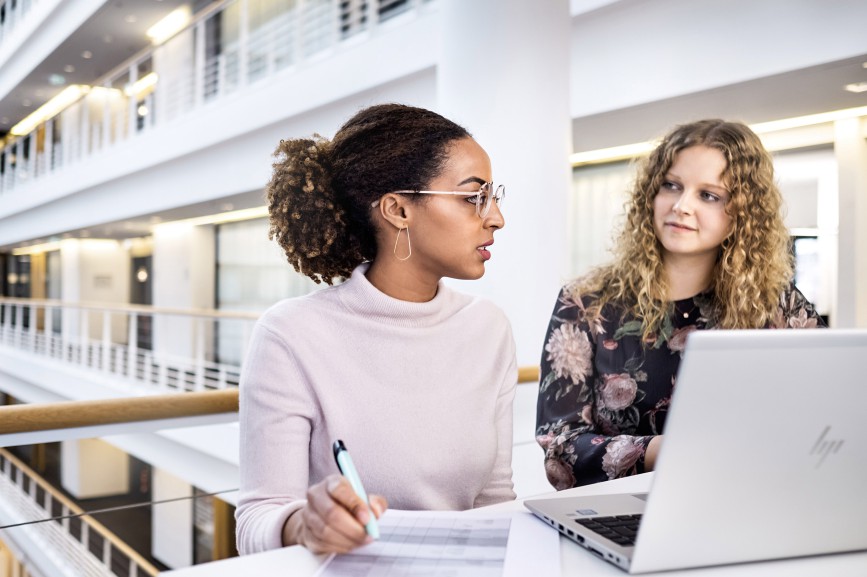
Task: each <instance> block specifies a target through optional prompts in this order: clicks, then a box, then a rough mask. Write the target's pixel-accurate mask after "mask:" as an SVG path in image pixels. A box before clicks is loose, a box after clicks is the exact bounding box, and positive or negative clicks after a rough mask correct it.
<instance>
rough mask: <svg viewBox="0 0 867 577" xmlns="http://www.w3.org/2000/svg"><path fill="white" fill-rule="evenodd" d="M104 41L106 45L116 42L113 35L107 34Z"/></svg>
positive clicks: (103, 38)
mask: <svg viewBox="0 0 867 577" xmlns="http://www.w3.org/2000/svg"><path fill="white" fill-rule="evenodd" d="M102 41H103V42H105V43H106V44H111V43H112V42H114V36H112V35H111V34H106V35H105V36H103V37H102Z"/></svg>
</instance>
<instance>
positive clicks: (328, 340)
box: [236, 264, 517, 554]
mask: <svg viewBox="0 0 867 577" xmlns="http://www.w3.org/2000/svg"><path fill="white" fill-rule="evenodd" d="M367 266H368V265H366V264H363V265H360V266H359V267H357V268H356V269H355V271H354V272H353V273H352V276H351V278H350V279H348V280H347V281H346V282H345V283H343V284H341V285H338V286H335V287H330V288H326V289H323V290H320V291H317V292H314V293H312V294H310V295H307V296H304V297H299V298H295V299H289V300H285V301H281V302H279V303H277V304H276V305H274V306H273V307H271V308H270V309H269V310H268V311H267V312H266V313H265V314H264V315H263V316H262V318H261V319H260V320H259V322H258V323H257V325H256V328H255V329H254V331H253V335H252V339H251V342H250V348H249V351H248V354H247V357H246V360H245V363H244V367H243V370H242V375H241V385H240V395H241V397H240V424H241V455H240V464H241V487H240V497H239V501H238V508H237V512H236V518H237V538H238V550H239V551H240V553H241V554H246V553H254V552H257V551H263V550H267V549H274V548H277V547H280V546H281V545H282V544H281V533H282V527H283V524H284V523H285V522H286V519H288V518H289V515H290V514H292V513H293V512H294V511H296V510H297V509H298V508H300V507H301V506H303V505H304V500H303V499H304V497H305V493H306V490H307V487H308V486H309V485H312V484H314V483H316V482H318V481H320V480H321V479H322V478H323V477H325V476H327V475H329V474H331V473H337V472H338V470H337V466H336V465H335V463H334V457H333V454H332V452H331V444H332V442H333V441H334V440H335V439H342V440H343V441H344V443H345V444H346V447H347V448H348V449H349V452H350V453H351V454H352V459H353V461H354V462H355V466H356V467H357V468H358V471H359V474H360V476H361V479H362V481H363V483H364V485H365V488H366V489H367V492H368V493H373V494H380V495H383V496H385V497H386V498H387V499H388V501H389V506H390V507H391V508H395V509H415V510H420V509H427V510H464V509H470V508H474V507H480V506H483V505H489V504H491V503H497V502H500V501H506V500H509V499H514V498H515V493H514V491H513V490H512V468H511V458H512V399H513V397H514V394H515V385H516V383H517V366H516V361H515V344H514V339H513V338H512V331H511V327H510V326H509V321H508V319H507V318H506V316H505V315H504V314H503V312H502V311H501V310H500V309H499V308H497V307H496V306H495V305H493V304H492V303H490V302H489V301H486V300H484V299H480V298H476V297H471V296H468V295H464V294H461V293H458V292H455V291H453V290H451V289H449V288H448V287H446V286H445V285H444V284H442V283H440V285H439V288H438V290H437V295H436V297H434V299H433V300H431V301H430V302H426V303H411V302H405V301H400V300H397V299H393V298H391V297H389V296H387V295H385V294H383V293H381V292H380V291H378V290H377V289H376V288H375V287H374V286H373V285H371V284H370V283H369V282H368V281H367V278H366V277H365V276H364V272H365V271H366V270H367Z"/></svg>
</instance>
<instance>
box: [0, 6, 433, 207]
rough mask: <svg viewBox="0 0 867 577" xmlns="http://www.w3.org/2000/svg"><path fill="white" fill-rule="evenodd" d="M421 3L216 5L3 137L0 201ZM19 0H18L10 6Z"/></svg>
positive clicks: (0, 161) (296, 63) (19, 10)
mask: <svg viewBox="0 0 867 577" xmlns="http://www.w3.org/2000/svg"><path fill="white" fill-rule="evenodd" d="M430 1H431V0H363V1H361V0H295V1H294V2H261V1H260V0H230V1H225V2H217V3H215V4H213V5H211V6H209V7H208V8H206V9H204V10H202V11H200V12H199V13H198V14H196V15H195V16H194V17H193V19H192V21H191V23H190V24H189V25H188V26H187V27H186V28H185V29H184V30H182V31H180V32H178V33H177V34H175V35H174V36H173V37H171V38H169V39H167V40H165V41H164V42H163V43H162V44H159V45H157V46H153V47H150V48H148V49H146V50H144V51H142V52H141V53H139V54H137V55H135V56H134V57H132V58H131V59H130V60H128V61H127V62H125V63H124V64H122V65H121V66H119V67H118V68H117V69H115V70H113V71H111V72H109V73H108V74H107V75H106V76H104V77H103V78H101V79H100V80H98V81H97V82H96V83H95V84H94V85H93V86H69V87H67V89H66V90H70V91H71V92H70V94H71V96H70V99H71V103H70V104H69V105H68V106H67V107H66V108H65V109H64V110H62V111H61V112H60V113H58V114H57V115H56V116H54V117H53V118H51V119H48V120H47V121H45V122H43V123H42V124H40V125H38V126H36V127H35V128H34V129H33V130H32V131H31V132H30V133H29V134H26V135H22V136H18V137H12V138H9V139H8V140H7V141H6V143H5V145H4V146H3V147H2V148H0V202H2V198H3V196H4V195H9V194H13V193H14V194H15V195H18V194H21V195H24V194H27V190H28V189H30V188H31V187H32V186H33V184H34V183H36V182H38V181H39V180H40V179H42V178H44V177H46V176H48V175H51V174H54V173H56V172H58V171H59V170H62V169H63V168H64V167H68V166H71V165H74V164H76V163H79V162H81V161H83V160H85V159H87V158H89V157H92V156H94V155H98V154H101V153H103V152H104V151H106V150H108V149H110V148H112V147H114V146H116V145H118V144H120V143H123V142H126V141H129V140H130V139H132V138H134V137H136V136H137V135H140V134H142V133H144V132H147V131H149V130H152V129H154V128H156V127H158V126H161V125H165V124H168V123H170V122H172V121H174V120H176V119H177V118H179V117H181V116H184V115H186V114H189V113H190V112H191V111H193V110H195V109H198V108H200V107H202V106H205V105H207V104H209V103H211V102H213V101H215V100H219V99H221V98H224V97H225V96H227V95H230V94H233V93H235V92H237V91H238V90H240V89H242V88H245V87H247V86H250V85H252V84H255V83H257V82H259V81H261V80H262V79H264V78H267V77H270V76H274V75H276V74H279V73H283V72H284V71H287V70H288V69H291V68H296V67H297V66H299V65H302V64H305V63H307V62H309V61H310V60H311V59H313V58H314V57H315V58H317V59H318V58H321V57H322V56H323V55H324V54H325V53H326V52H327V51H329V50H331V49H332V48H334V47H336V46H337V45H339V44H340V43H341V42H343V41H344V40H346V39H347V38H350V37H354V36H357V35H359V34H361V33H370V32H371V31H373V30H374V29H375V28H376V27H377V26H378V25H379V23H381V22H382V21H384V20H388V19H391V18H394V17H396V16H398V15H400V14H403V13H408V12H412V11H413V10H417V9H418V8H419V7H420V6H421V5H422V4H426V3H430ZM26 3H27V0H18V6H24V4H26ZM3 4H4V0H0V6H2V5H3ZM5 4H6V5H8V4H9V1H8V0H6V1H5ZM21 11H22V8H19V9H18V10H17V12H16V14H17V13H20V12H21ZM17 17H18V16H16V18H17Z"/></svg>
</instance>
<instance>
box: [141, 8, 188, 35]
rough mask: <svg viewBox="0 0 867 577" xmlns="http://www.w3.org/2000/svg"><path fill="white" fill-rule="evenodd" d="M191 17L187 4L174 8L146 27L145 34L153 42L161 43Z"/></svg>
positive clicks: (176, 31)
mask: <svg viewBox="0 0 867 577" xmlns="http://www.w3.org/2000/svg"><path fill="white" fill-rule="evenodd" d="M191 18H192V12H190V7H189V6H181V7H179V8H175V9H174V10H172V11H171V12H169V13H168V15H166V16H165V17H164V18H163V19H162V20H160V21H159V22H157V23H156V24H154V25H153V26H151V27H150V28H148V30H147V32H145V34H147V36H148V38H150V39H151V41H152V42H153V43H154V44H162V43H163V42H165V41H166V40H168V39H169V38H171V37H172V36H174V35H175V34H177V33H178V32H180V31H181V30H183V29H184V28H186V27H187V24H189V23H190V19H191Z"/></svg>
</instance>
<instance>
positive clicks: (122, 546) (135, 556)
mask: <svg viewBox="0 0 867 577" xmlns="http://www.w3.org/2000/svg"><path fill="white" fill-rule="evenodd" d="M0 454H2V455H3V457H4V458H5V459H7V460H8V461H10V462H12V463H13V464H14V465H15V466H16V467H18V468H19V469H20V470H21V471H22V472H23V473H24V474H25V475H26V476H28V477H30V479H31V480H32V481H33V482H35V483H36V484H37V485H39V486H40V487H42V489H43V490H44V491H45V492H46V493H49V494H50V495H51V498H52V499H54V500H56V501H58V502H60V503H62V504H63V506H64V507H66V509H67V510H68V511H69V512H70V513H71V514H73V515H81V520H82V521H83V522H85V523H87V524H88V525H90V527H91V528H92V529H93V530H94V531H96V532H97V533H99V534H100V535H101V536H102V537H103V538H104V539H106V540H108V541H110V542H111V544H112V545H114V547H116V548H117V549H118V550H119V551H121V552H122V553H123V554H124V555H126V556H127V557H128V558H129V559H131V560H132V561H134V562H135V564H136V565H138V566H139V567H141V568H142V570H143V571H144V572H145V573H146V574H147V575H150V576H155V575H157V574H158V573H159V569H157V568H156V567H154V566H153V565H152V564H151V563H150V562H149V561H148V560H147V559H145V558H144V557H142V556H141V555H139V553H138V552H137V551H136V550H135V549H133V548H132V547H130V546H129V545H127V544H126V543H124V542H123V541H122V540H121V539H120V538H118V536H117V535H115V534H114V533H112V532H111V531H109V530H108V529H106V527H105V525H103V524H102V523H100V522H99V521H97V520H96V519H94V518H93V517H91V516H90V515H84V514H83V513H85V511H84V509H82V508H81V507H79V506H78V505H76V504H75V502H74V501H73V500H72V499H70V498H69V497H67V496H66V495H64V494H63V493H61V492H60V491H58V490H57V489H55V488H54V487H53V486H52V485H51V484H50V483H48V482H47V481H46V480H45V479H43V478H42V477H41V476H40V475H38V474H37V473H36V472H35V471H33V470H32V469H31V468H30V467H28V466H27V465H25V464H24V463H23V462H21V460H20V459H18V458H17V457H16V456H15V455H13V454H12V453H10V452H9V451H7V450H6V449H0ZM49 514H50V513H49Z"/></svg>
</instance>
